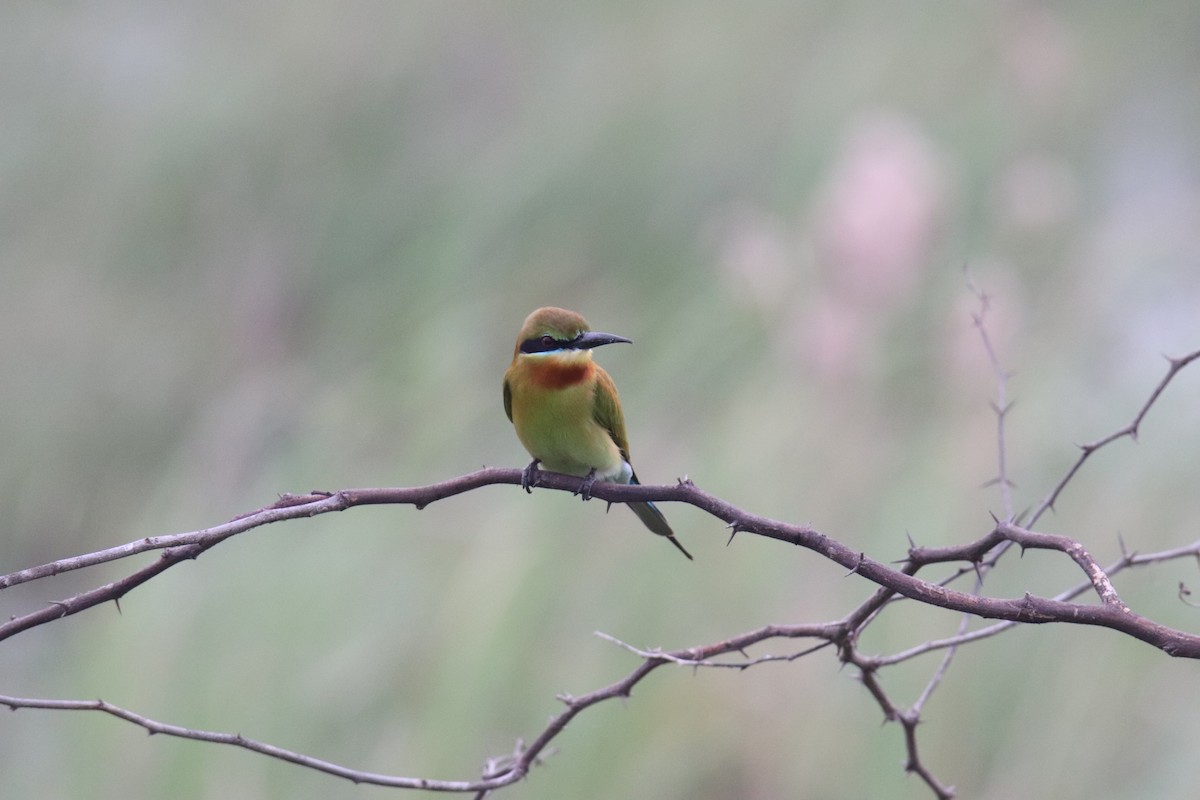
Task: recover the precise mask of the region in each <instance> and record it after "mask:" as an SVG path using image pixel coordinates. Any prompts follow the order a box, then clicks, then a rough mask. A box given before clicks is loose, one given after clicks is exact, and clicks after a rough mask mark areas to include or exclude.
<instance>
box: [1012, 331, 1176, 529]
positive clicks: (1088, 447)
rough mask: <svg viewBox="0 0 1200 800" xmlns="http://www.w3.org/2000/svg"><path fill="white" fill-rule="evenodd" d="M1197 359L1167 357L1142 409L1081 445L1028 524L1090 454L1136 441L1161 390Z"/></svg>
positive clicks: (1038, 516)
mask: <svg viewBox="0 0 1200 800" xmlns="http://www.w3.org/2000/svg"><path fill="white" fill-rule="evenodd" d="M1198 358H1200V350H1196V351H1194V352H1192V353H1188V354H1187V355H1186V356H1181V357H1180V358H1171V357H1170V356H1168V357H1167V363H1168V364H1169V365H1170V366H1169V367H1168V368H1167V374H1166V375H1164V376H1163V378H1162V380H1161V381H1159V382H1158V386H1156V387H1154V391H1152V392H1151V393H1150V397H1149V398H1148V399H1147V400H1146V402H1145V403H1143V404H1142V407H1141V408H1140V409H1138V412H1137V414H1136V415H1135V416H1134V418H1133V421H1132V422H1130V423H1129V424H1128V425H1126V426H1125V427H1124V428H1121V429H1120V430H1117V431H1114V432H1113V433H1110V434H1109V435H1108V436H1105V437H1103V438H1100V439H1097V440H1096V441H1094V442H1090V443H1088V444H1085V445H1081V446H1080V453H1079V458H1078V459H1076V461H1075V463H1074V464H1072V465H1071V468H1070V469H1068V470H1067V473H1066V474H1065V475H1063V477H1062V479H1061V480H1060V481H1059V482H1058V484H1057V485H1055V487H1054V488H1053V489H1051V490H1050V494H1048V495H1046V497H1045V499H1043V500H1042V502H1041V503H1040V504H1038V506H1037V508H1036V509H1034V512H1033V514H1032V515H1031V516H1030V518H1029V523H1028V524H1029V525H1036V524H1037V521H1038V520H1039V519H1041V517H1042V514H1044V513H1046V511H1047V510H1049V509H1053V508H1054V504H1055V503H1056V502H1057V501H1058V498H1059V496H1060V495H1061V494H1062V492H1063V490H1064V489H1066V488H1067V484H1068V483H1070V482H1071V479H1072V478H1074V477H1075V473H1076V472H1078V471H1079V468H1080V467H1082V466H1083V464H1084V462H1085V461H1087V460H1088V459H1089V458H1090V457H1091V455H1092V453H1095V452H1096V451H1097V450H1099V449H1100V448H1102V447H1104V446H1106V445H1109V444H1112V443H1113V442H1115V441H1117V440H1118V439H1122V438H1124V437H1126V436H1128V437H1129V438H1131V439H1134V440H1135V441H1136V440H1137V435H1138V429H1139V428H1141V426H1142V420H1144V419H1145V418H1146V414H1148V413H1150V408H1151V407H1152V406H1153V405H1154V404H1155V402H1157V401H1158V398H1159V397H1160V396H1161V395H1162V393H1163V390H1165V389H1166V388H1167V384H1169V383H1170V382H1171V380H1172V379H1173V378H1174V377H1175V376H1176V375H1177V374H1179V371H1180V370H1181V369H1183V368H1184V367H1186V366H1187V365H1188V364H1190V363H1192V362H1193V361H1195V360H1196V359H1198Z"/></svg>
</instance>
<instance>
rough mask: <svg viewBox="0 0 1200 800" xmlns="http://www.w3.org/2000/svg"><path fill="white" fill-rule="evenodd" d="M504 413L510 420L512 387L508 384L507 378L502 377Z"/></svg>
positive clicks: (510, 420)
mask: <svg viewBox="0 0 1200 800" xmlns="http://www.w3.org/2000/svg"><path fill="white" fill-rule="evenodd" d="M504 413H505V414H507V415H508V421H509V422H512V387H511V386H509V385H508V378H505V379H504Z"/></svg>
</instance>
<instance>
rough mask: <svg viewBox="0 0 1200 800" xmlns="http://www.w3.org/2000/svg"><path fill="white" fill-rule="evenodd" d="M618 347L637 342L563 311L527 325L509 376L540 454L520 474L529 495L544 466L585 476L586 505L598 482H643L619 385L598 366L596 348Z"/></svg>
mask: <svg viewBox="0 0 1200 800" xmlns="http://www.w3.org/2000/svg"><path fill="white" fill-rule="evenodd" d="M617 342H625V343H627V344H629V343H632V341H631V340H630V339H626V338H624V337H622V336H615V335H613V334H611V333H598V332H596V331H592V330H590V329H589V326H588V323H587V320H585V319H584V318H583V317H581V316H579V315H578V314H576V313H575V312H574V311H567V310H566V309H563V308H553V307H549V306H548V307H546V308H539V309H538V310H537V311H534V312H533V313H532V314H530V315H529V316H528V317H527V318H526V319H525V324H524V325H522V326H521V333H520V334H518V336H517V345H516V347H515V348H514V350H513V360H512V364H511V365H510V366H509V368H508V371H507V372H505V373H504V413H506V414H508V418H509V420H511V421H512V424H513V426H514V427H515V428H516V429H517V437H518V438H519V439H520V440H521V444H523V445H525V449H526V450H528V451H529V455H531V456H533V461H531V462H529V466H527V467H525V471H524V472H523V473H522V474H521V486H522V487H523V488H524V489H525V491H527V492H528V491H530V487H531V486H533V485H534V484H536V483H537V474H538V465H539V464H542V465H544V466H545V467H546V469H548V470H550V471H551V472H561V473H564V474H566V475H577V476H579V477H581V478H583V479H584V481H583V485H582V486H581V487H580V492H581V493H582V494H583V499H584V500H587V499H589V498H590V496H591V488H592V485H593V484H594V483H595V482H596V481H605V482H609V483H634V484H636V483H637V482H638V479H637V475H636V474H635V473H634V471H633V466H632V465H631V464H630V463H629V442H628V441H627V440H626V438H625V417H624V415H623V414H622V413H621V400H620V398H618V397H617V387H616V385H614V384H613V381H612V378H610V377H609V376H608V373H607V372H605V371H604V370H603V369H602V368H601V367H600V366H599V365H597V364H596V362H595V361H593V360H592V349H593V348H596V347H600V346H601V345H606V344H615V343H617ZM628 505H629V507H630V508H631V509H633V513H635V514H637V515H638V519H640V520H641V521H642V522H643V523H645V525H646V527H647V528H649V529H650V530H651V531H653V532H654V533H657V534H658V535H659V536H665V537H666V538H667V539H669V540H670V541H671V544H673V545H675V546H676V547H678V548H679V551H680V552H681V553H683V554H684V555H685V556H687V557H688V558H689V559H690V558H691V557H692V555H691V553H689V552H688V551H687V550H685V549H684V547H683V545H682V544H680V543H679V540H678V539H676V538H675V533H674V532H673V531H672V530H671V526H670V525H668V524H667V520H666V517H664V516H663V515H662V512H661V511H659V510H658V507H657V506H655V505H654V504H653V503H629V504H628Z"/></svg>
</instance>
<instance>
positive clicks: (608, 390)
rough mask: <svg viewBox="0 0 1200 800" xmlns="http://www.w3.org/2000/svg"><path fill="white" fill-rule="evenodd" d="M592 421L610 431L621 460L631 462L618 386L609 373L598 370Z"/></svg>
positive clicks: (609, 433)
mask: <svg viewBox="0 0 1200 800" xmlns="http://www.w3.org/2000/svg"><path fill="white" fill-rule="evenodd" d="M592 419H594V420H596V423H597V424H598V425H599V426H600V427H601V428H604V429H605V430H606V431H608V435H609V436H611V437H612V440H613V442H614V443H615V444H616V445H617V449H618V450H620V451H621V458H623V459H625V460H626V461H628V460H629V442H628V441H627V440H626V439H625V415H624V414H622V413H621V401H620V400H619V399H618V398H617V386H616V384H614V383H613V381H612V378H610V377H608V373H607V372H605V371H604V370H602V369H600V368H599V367H597V368H596V399H595V402H594V403H593V404H592Z"/></svg>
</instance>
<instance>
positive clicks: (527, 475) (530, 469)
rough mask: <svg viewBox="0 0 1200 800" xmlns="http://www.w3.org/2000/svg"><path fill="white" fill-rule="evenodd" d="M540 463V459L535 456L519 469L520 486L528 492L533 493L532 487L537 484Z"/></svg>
mask: <svg viewBox="0 0 1200 800" xmlns="http://www.w3.org/2000/svg"><path fill="white" fill-rule="evenodd" d="M540 463H542V460H541V459H540V458H535V459H534V460H533V461H530V462H529V464H528V466H526V467H525V469H524V470H522V471H521V488H522V489H524V490H525V491H526V492H528V493H530V494H532V493H533V487H534V486H537V483H538V472H539V470H538V464H540Z"/></svg>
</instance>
